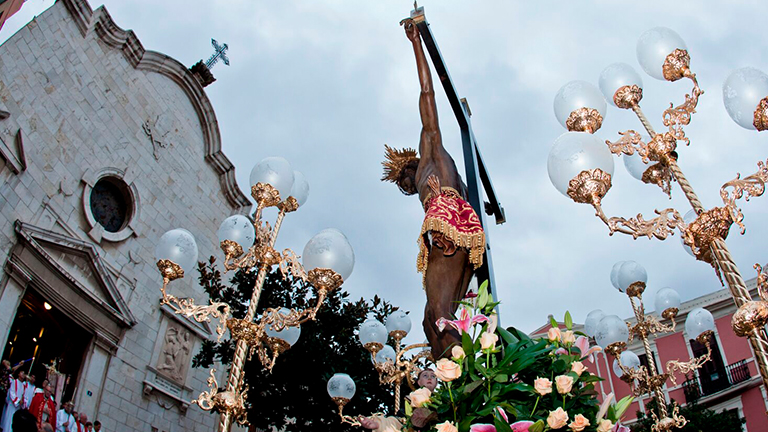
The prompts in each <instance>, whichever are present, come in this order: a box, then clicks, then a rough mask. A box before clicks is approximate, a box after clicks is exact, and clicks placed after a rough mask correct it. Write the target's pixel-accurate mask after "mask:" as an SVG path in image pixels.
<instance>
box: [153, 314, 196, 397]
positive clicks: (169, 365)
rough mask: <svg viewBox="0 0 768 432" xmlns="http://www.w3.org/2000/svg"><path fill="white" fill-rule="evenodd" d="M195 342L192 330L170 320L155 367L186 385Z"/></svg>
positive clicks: (166, 375) (180, 383)
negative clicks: (185, 381)
mask: <svg viewBox="0 0 768 432" xmlns="http://www.w3.org/2000/svg"><path fill="white" fill-rule="evenodd" d="M193 344H194V338H193V336H192V332H191V331H189V330H188V329H186V328H184V327H183V326H182V325H181V324H179V323H176V322H173V321H169V322H168V328H167V329H166V331H165V336H164V337H163V345H162V348H161V349H160V356H159V357H158V359H157V367H156V368H155V369H157V373H158V374H160V375H163V376H165V377H166V378H168V379H170V380H171V381H173V382H175V383H177V384H179V385H184V380H185V379H186V377H187V370H188V369H189V360H190V353H191V351H192V346H193Z"/></svg>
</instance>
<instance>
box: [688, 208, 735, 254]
mask: <svg viewBox="0 0 768 432" xmlns="http://www.w3.org/2000/svg"><path fill="white" fill-rule="evenodd" d="M732 223H733V220H732V219H731V213H730V211H729V210H728V209H726V208H725V207H714V208H712V209H710V210H707V211H705V212H703V213H701V214H700V215H699V216H698V217H697V218H696V220H694V221H693V222H691V223H690V224H689V225H688V228H687V229H686V230H685V232H684V234H683V242H684V243H685V244H686V245H687V246H688V247H690V248H691V251H693V255H694V256H695V257H696V259H697V260H700V261H704V262H706V263H709V264H712V263H713V261H712V252H711V250H710V246H711V245H712V242H713V241H714V240H715V239H718V238H721V239H723V240H725V239H726V237H728V231H729V230H730V228H731V225H732Z"/></svg>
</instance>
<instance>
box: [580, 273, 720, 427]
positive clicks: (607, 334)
mask: <svg viewBox="0 0 768 432" xmlns="http://www.w3.org/2000/svg"><path fill="white" fill-rule="evenodd" d="M647 280H648V275H647V273H646V271H645V269H644V268H643V267H642V266H640V265H639V264H638V263H636V262H634V261H620V262H618V263H616V265H614V266H613V270H612V272H611V283H612V284H613V285H614V286H615V287H616V288H617V289H618V290H619V291H621V292H623V293H625V294H626V295H627V297H629V301H630V303H631V304H632V310H633V311H634V313H635V320H636V321H637V322H636V323H635V324H634V325H631V324H630V323H625V322H624V321H623V320H622V319H621V318H619V317H618V316H616V315H608V316H605V315H604V314H603V313H602V311H600V310H595V311H592V312H591V313H590V314H589V315H588V316H587V321H586V322H585V327H586V331H587V333H588V334H589V335H590V336H593V337H594V338H595V340H596V341H597V343H598V345H600V346H604V347H605V351H606V352H607V353H610V354H612V355H613V356H615V357H616V362H615V364H614V372H615V373H616V374H617V375H618V376H619V377H620V378H621V379H622V380H623V381H626V382H627V383H628V384H629V385H630V386H632V394H633V395H634V396H641V395H643V394H648V396H649V397H651V398H653V399H654V400H655V401H656V406H657V408H656V411H651V413H650V415H651V418H653V421H654V425H653V430H654V432H662V431H668V430H671V429H674V428H682V427H683V426H685V424H686V422H687V420H686V419H685V418H684V417H683V416H682V415H680V412H679V407H678V406H677V404H676V403H675V404H674V405H673V408H672V412H668V410H667V403H666V399H665V398H664V392H663V391H662V388H663V387H664V384H665V383H666V382H667V380H670V381H671V382H672V384H677V382H676V376H675V373H678V372H679V373H682V374H688V373H690V372H692V371H694V370H696V369H698V368H700V367H702V365H703V364H704V363H705V362H707V361H709V360H710V359H711V355H712V350H711V347H710V343H711V339H712V337H713V335H714V329H715V320H714V317H713V316H712V314H711V313H710V312H709V311H707V310H706V309H703V308H696V309H694V310H692V311H690V312H689V313H688V316H687V318H686V321H685V330H686V333H687V334H688V338H691V339H696V340H697V341H698V342H699V343H701V344H703V345H705V346H706V347H707V353H706V354H705V355H703V356H701V357H697V358H693V359H691V360H689V361H687V362H681V361H680V360H670V361H668V362H667V364H666V365H665V367H664V369H661V370H659V368H658V367H657V365H656V361H655V359H654V355H653V351H651V345H650V341H649V338H650V337H651V336H652V335H657V334H659V333H674V332H675V325H676V322H675V317H677V314H678V312H679V308H680V296H679V295H678V294H677V292H676V291H674V290H673V289H671V288H662V289H660V290H659V291H658V292H657V293H656V299H655V306H656V312H657V313H658V314H659V316H660V317H661V318H662V319H666V320H669V321H670V324H663V323H662V322H661V321H660V320H659V319H658V318H656V317H655V316H653V315H646V314H645V306H644V304H643V293H644V292H645V288H646V281H647ZM635 337H637V338H638V339H639V340H640V341H641V343H642V345H643V349H644V351H645V356H646V359H647V366H641V365H640V359H639V358H638V357H637V355H636V354H635V353H633V352H632V351H625V350H626V349H627V345H628V344H630V343H632V341H633V340H634V338H635Z"/></svg>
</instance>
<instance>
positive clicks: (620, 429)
mask: <svg viewBox="0 0 768 432" xmlns="http://www.w3.org/2000/svg"><path fill="white" fill-rule="evenodd" d="M611 432H630V431H629V428H628V427H626V426H623V425H620V424H618V423H616V424H615V425H613V429H611Z"/></svg>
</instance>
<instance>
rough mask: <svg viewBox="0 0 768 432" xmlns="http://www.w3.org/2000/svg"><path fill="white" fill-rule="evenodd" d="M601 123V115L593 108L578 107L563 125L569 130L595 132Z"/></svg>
mask: <svg viewBox="0 0 768 432" xmlns="http://www.w3.org/2000/svg"><path fill="white" fill-rule="evenodd" d="M602 124H603V116H601V115H600V112H599V111H597V110H596V109H594V108H579V109H577V110H574V111H572V112H571V114H570V115H569V116H568V118H567V119H566V120H565V127H566V129H568V130H569V131H571V132H587V133H595V132H597V130H598V129H600V126H602Z"/></svg>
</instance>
